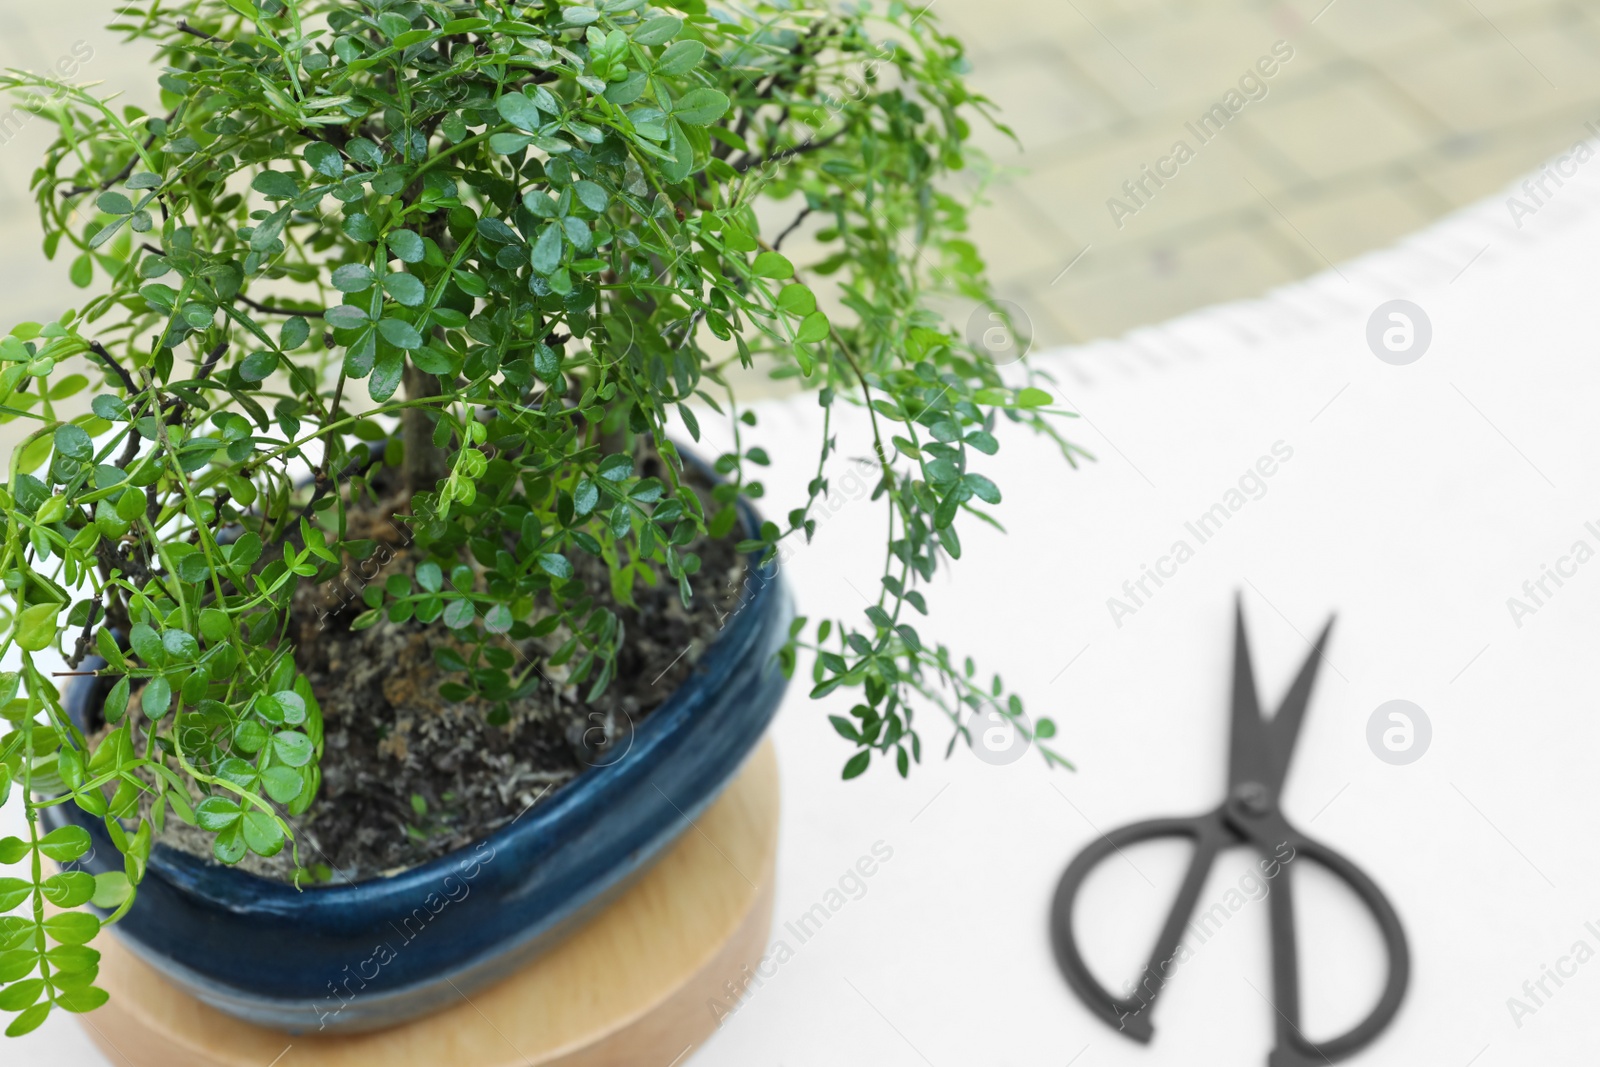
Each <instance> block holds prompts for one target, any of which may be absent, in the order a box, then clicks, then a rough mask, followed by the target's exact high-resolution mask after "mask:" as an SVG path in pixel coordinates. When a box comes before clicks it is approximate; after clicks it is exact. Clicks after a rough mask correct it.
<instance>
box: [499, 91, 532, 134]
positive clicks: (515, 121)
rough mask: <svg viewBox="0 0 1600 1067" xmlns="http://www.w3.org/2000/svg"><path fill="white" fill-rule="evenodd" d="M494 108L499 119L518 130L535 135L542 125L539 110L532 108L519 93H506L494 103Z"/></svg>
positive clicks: (526, 99) (529, 101)
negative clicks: (497, 112)
mask: <svg viewBox="0 0 1600 1067" xmlns="http://www.w3.org/2000/svg"><path fill="white" fill-rule="evenodd" d="M494 106H495V110H496V111H499V112H500V117H501V118H503V119H505V120H506V121H507V122H509V123H511V125H513V126H515V127H517V129H519V130H527V131H528V132H529V133H536V132H537V131H538V129H539V127H540V126H541V125H543V124H544V120H543V119H541V118H540V117H539V109H538V108H537V107H535V106H534V104H533V101H532V100H529V99H528V98H527V97H526V96H524V95H523V94H522V93H520V92H510V93H506V94H505V95H504V96H502V97H501V98H500V99H499V100H496V101H495V104H494Z"/></svg>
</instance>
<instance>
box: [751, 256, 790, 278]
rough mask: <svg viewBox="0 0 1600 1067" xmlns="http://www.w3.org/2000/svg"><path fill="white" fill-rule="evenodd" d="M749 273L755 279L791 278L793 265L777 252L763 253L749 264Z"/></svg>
mask: <svg viewBox="0 0 1600 1067" xmlns="http://www.w3.org/2000/svg"><path fill="white" fill-rule="evenodd" d="M750 272H751V273H752V274H754V275H755V276H756V277H757V278H780V279H781V278H792V277H794V264H793V263H790V262H789V261H788V260H787V259H785V258H784V257H783V255H782V254H781V253H778V252H763V253H761V254H760V255H759V256H757V257H756V259H755V262H754V263H752V264H750Z"/></svg>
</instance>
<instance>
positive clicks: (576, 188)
mask: <svg viewBox="0 0 1600 1067" xmlns="http://www.w3.org/2000/svg"><path fill="white" fill-rule="evenodd" d="M572 192H573V195H574V196H576V197H577V198H578V199H579V200H580V201H581V202H582V203H583V206H584V207H586V208H588V209H589V210H590V211H593V212H596V213H598V212H601V211H604V210H605V209H606V205H607V204H608V203H610V200H611V198H610V197H608V196H607V195H606V191H605V190H604V189H602V188H600V186H598V185H596V184H595V183H594V182H591V181H580V182H574V183H573V186H572ZM523 200H524V202H526V201H527V198H526V197H524V198H523ZM530 210H531V209H530Z"/></svg>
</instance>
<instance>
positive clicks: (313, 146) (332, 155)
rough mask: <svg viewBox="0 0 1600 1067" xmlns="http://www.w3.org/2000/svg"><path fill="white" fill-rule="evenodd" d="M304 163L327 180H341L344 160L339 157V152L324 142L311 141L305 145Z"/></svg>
mask: <svg viewBox="0 0 1600 1067" xmlns="http://www.w3.org/2000/svg"><path fill="white" fill-rule="evenodd" d="M302 155H304V156H305V160H306V163H307V164H308V165H310V167H311V169H312V170H314V171H316V172H317V173H318V174H321V175H323V176H324V177H327V178H341V177H343V176H344V160H343V159H341V158H340V157H339V150H338V149H337V148H335V147H333V145H331V144H328V143H327V142H325V141H313V142H311V143H310V144H308V145H306V147H305V151H304V152H303V153H302Z"/></svg>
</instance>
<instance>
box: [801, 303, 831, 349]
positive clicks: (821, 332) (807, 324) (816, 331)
mask: <svg viewBox="0 0 1600 1067" xmlns="http://www.w3.org/2000/svg"><path fill="white" fill-rule="evenodd" d="M826 336H828V316H826V315H824V314H823V313H822V312H820V311H813V312H812V313H811V314H809V315H807V316H806V317H805V319H804V320H802V321H801V323H800V329H798V330H796V331H795V335H794V339H795V343H796V344H802V345H805V344H811V343H813V342H816V341H820V340H822V339H823V338H824V337H826Z"/></svg>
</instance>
